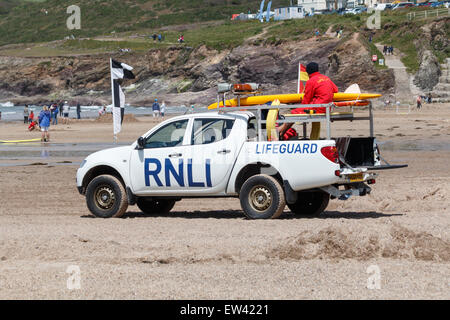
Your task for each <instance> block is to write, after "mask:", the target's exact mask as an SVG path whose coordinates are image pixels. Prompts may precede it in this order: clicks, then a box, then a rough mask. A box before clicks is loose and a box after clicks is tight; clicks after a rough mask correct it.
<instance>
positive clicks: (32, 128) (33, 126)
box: [28, 120, 38, 131]
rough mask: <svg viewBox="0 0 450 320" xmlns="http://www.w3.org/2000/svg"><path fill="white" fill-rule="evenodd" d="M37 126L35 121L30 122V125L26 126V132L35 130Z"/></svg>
mask: <svg viewBox="0 0 450 320" xmlns="http://www.w3.org/2000/svg"><path fill="white" fill-rule="evenodd" d="M37 125H38V122H37V121H35V120H33V121H31V123H30V125H29V126H28V131H33V130H35V129H37Z"/></svg>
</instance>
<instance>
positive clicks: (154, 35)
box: [152, 33, 157, 41]
mask: <svg viewBox="0 0 450 320" xmlns="http://www.w3.org/2000/svg"><path fill="white" fill-rule="evenodd" d="M156 37H157V35H156V33H154V34H153V35H152V38H153V41H156Z"/></svg>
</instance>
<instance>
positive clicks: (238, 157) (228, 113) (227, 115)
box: [76, 93, 401, 219]
mask: <svg viewBox="0 0 450 320" xmlns="http://www.w3.org/2000/svg"><path fill="white" fill-rule="evenodd" d="M224 95H225V93H224ZM224 101H225V100H224ZM303 106H304V105H303ZM322 106H325V107H326V108H327V113H326V114H319V115H314V114H303V115H297V116H296V117H290V118H289V121H302V122H305V123H307V122H317V121H324V122H326V123H327V137H326V139H320V140H310V139H308V138H307V137H306V136H305V137H304V138H303V139H301V140H300V139H294V140H289V141H274V140H272V139H271V138H270V137H271V136H272V137H273V133H272V134H270V133H269V130H265V128H266V127H265V124H266V123H267V127H269V122H268V121H267V120H264V118H263V117H262V116H261V115H262V114H263V113H264V110H269V109H270V111H269V112H270V114H273V111H274V110H275V111H276V113H278V111H277V110H279V109H283V108H284V109H289V108H295V107H296V106H295V105H285V106H277V109H273V108H274V107H273V106H267V105H264V106H242V105H240V106H239V107H238V108H233V107H229V108H228V107H226V108H223V107H222V108H218V109H217V110H211V111H210V112H204V113H191V114H187V115H183V116H177V117H174V118H172V119H169V120H166V121H164V122H162V123H161V124H159V125H158V126H156V127H154V128H153V129H151V130H149V131H148V132H147V133H145V134H143V135H142V136H141V137H139V138H138V139H137V140H136V141H135V142H134V143H132V144H131V145H129V146H123V147H118V148H113V149H108V150H103V151H99V152H96V153H94V154H92V155H90V156H88V157H87V158H86V159H85V160H84V161H83V162H82V164H81V166H80V168H79V169H78V171H77V179H76V180H77V187H78V190H79V192H80V193H81V194H83V195H85V196H86V202H87V206H88V208H89V210H90V211H91V213H92V214H94V215H95V216H97V217H103V218H109V217H120V216H122V215H123V214H124V213H125V212H126V210H127V207H128V205H134V204H137V206H138V207H139V208H140V210H141V211H143V212H144V213H147V214H158V213H168V212H169V211H170V210H171V209H172V208H173V207H174V205H175V203H176V202H177V201H180V200H181V199H183V198H215V197H235V198H239V200H240V203H241V207H242V210H243V212H244V214H245V216H246V217H248V218H250V219H270V218H277V217H279V216H280V215H281V214H282V213H283V211H284V208H285V206H286V205H287V206H288V207H289V209H290V210H291V212H293V213H294V214H298V215H318V214H320V213H321V212H323V211H324V210H325V209H326V207H327V205H328V202H329V200H330V199H340V200H346V199H348V198H349V197H350V196H365V195H368V194H370V192H371V188H370V187H369V185H370V184H374V183H375V178H376V176H377V174H376V173H374V170H381V169H392V168H396V167H401V166H392V165H382V164H381V156H380V154H379V150H378V146H377V143H376V141H375V138H374V135H373V132H372V131H373V130H372V128H373V119H372V112H371V108H370V116H369V117H363V118H358V117H355V116H353V114H332V113H330V111H331V108H332V107H333V105H331V104H327V105H322ZM242 109H246V110H242ZM237 110H239V111H237ZM268 117H269V116H268ZM273 119H274V121H275V119H278V120H276V121H277V122H280V121H281V122H282V121H284V120H282V119H281V118H278V116H275V118H273ZM341 120H350V121H355V120H370V123H371V126H370V128H371V133H370V136H369V137H365V138H364V137H357V138H351V137H342V138H334V139H332V138H331V131H330V124H331V121H341ZM285 122H286V121H285ZM273 124H275V123H273Z"/></svg>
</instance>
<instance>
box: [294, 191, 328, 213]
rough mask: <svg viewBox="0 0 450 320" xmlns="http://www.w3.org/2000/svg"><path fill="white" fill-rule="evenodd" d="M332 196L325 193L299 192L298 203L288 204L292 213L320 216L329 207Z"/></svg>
mask: <svg viewBox="0 0 450 320" xmlns="http://www.w3.org/2000/svg"><path fill="white" fill-rule="evenodd" d="M328 202H330V195H329V194H328V193H325V192H321V191H315V192H298V199H297V202H295V203H293V204H289V203H288V207H289V209H290V210H291V212H292V213H294V214H298V215H302V216H318V215H320V214H321V213H322V212H323V211H324V210H325V209H326V208H327V206H328Z"/></svg>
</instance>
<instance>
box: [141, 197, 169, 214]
mask: <svg viewBox="0 0 450 320" xmlns="http://www.w3.org/2000/svg"><path fill="white" fill-rule="evenodd" d="M175 202H176V201H175V200H161V199H160V200H154V199H148V198H138V199H137V201H136V204H137V206H138V207H139V209H141V211H142V212H143V213H146V214H154V213H169V212H170V210H172V208H173V207H174V205H175Z"/></svg>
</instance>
